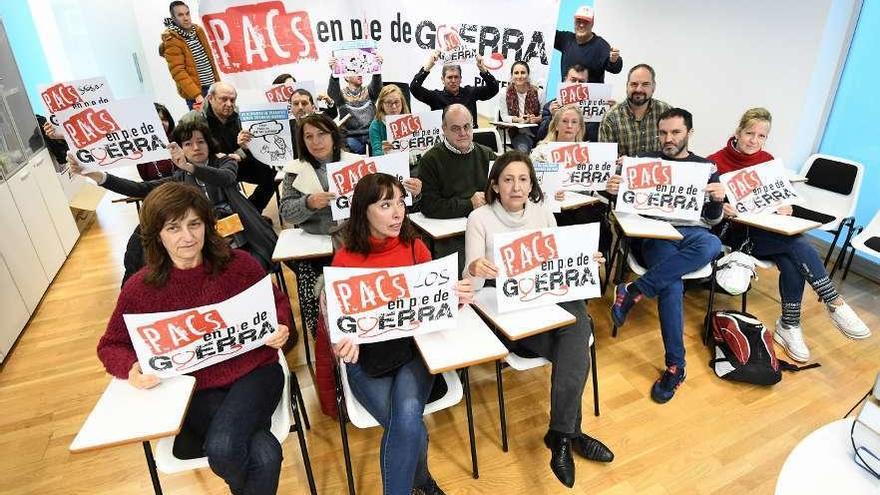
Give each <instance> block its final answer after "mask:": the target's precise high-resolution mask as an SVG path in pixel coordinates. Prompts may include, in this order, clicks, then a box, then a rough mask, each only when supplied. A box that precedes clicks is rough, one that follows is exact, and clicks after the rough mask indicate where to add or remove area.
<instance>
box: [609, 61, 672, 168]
mask: <svg viewBox="0 0 880 495" xmlns="http://www.w3.org/2000/svg"><path fill="white" fill-rule="evenodd" d="M655 88H656V82H655V80H654V69H653V68H651V66H650V65H648V64H639V65H636V66H634V67H633V68H632V69H630V70H629V76H628V77H627V80H626V101H622V102H620V103H618V104H617V105H614V107H613V108H612V109H611V110H609V111H608V113H606V114H605V117H604V118H603V119H602V123H601V125H600V126H599V141H600V142H603V143H617V152H618V153H619V154H620V155H622V156H637V155H638V154H640V153H645V152H649V151H660V141H659V140H658V139H657V118H658V117H659V116H660V114H661V113H663V112H665V111H666V110H668V109H669V108H671V106H670V105H669V104H668V103H666V102H663V101H660V100H655V99H654V98H652V96H653V95H654V89H655Z"/></svg>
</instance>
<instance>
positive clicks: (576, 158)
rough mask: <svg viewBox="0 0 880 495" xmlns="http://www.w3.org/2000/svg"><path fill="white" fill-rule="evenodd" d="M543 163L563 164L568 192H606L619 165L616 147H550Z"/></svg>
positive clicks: (555, 145) (596, 145)
mask: <svg viewBox="0 0 880 495" xmlns="http://www.w3.org/2000/svg"><path fill="white" fill-rule="evenodd" d="M543 154H544V159H545V160H547V161H548V162H554V163H558V164H560V166H561V167H562V169H561V170H562V172H563V173H564V179H563V181H562V186H563V188H564V189H565V190H567V191H582V192H583V191H604V190H605V189H606V188H607V186H608V178H609V177H611V174H613V173H614V168H615V166H616V162H617V143H558V142H557V143H547V144H545V145H544V151H543Z"/></svg>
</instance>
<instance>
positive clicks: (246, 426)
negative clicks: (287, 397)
mask: <svg viewBox="0 0 880 495" xmlns="http://www.w3.org/2000/svg"><path fill="white" fill-rule="evenodd" d="M283 388H284V373H283V372H282V371H281V366H280V365H279V364H277V363H272V364H268V365H265V366H261V367H259V368H257V369H255V370H253V371H251V372H250V373H248V374H247V375H245V376H243V377H241V378H239V379H238V380H237V381H236V382H235V383H233V384H232V386H231V387H229V388H228V389H226V388H212V389H206V390H199V391H198V392H196V393H195V394H194V395H193V399H192V402H191V404H190V407H189V410H188V411H187V414H186V419H185V424H186V427H187V428H188V429H190V430H191V431H192V432H194V433H195V434H196V435H199V436H200V437H202V438H204V439H205V443H204V451H205V454H206V455H207V456H208V464H209V465H210V466H211V470H212V471H214V473H216V474H217V476H220V477H221V478H223V480H224V481H226V484H227V485H229V489H230V490H231V491H232V493H233V494H236V495H238V494H246V495H252V494H253V495H256V494H274V493H276V492H277V491H278V477H279V475H280V474H281V460H282V454H281V444H280V443H278V439H277V438H275V435H273V434H272V432H271V431H269V428H270V426H271V423H272V413H273V412H274V411H275V407H276V406H278V400H279V399H280V398H281V391H282V390H283Z"/></svg>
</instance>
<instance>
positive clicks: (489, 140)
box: [474, 132, 500, 153]
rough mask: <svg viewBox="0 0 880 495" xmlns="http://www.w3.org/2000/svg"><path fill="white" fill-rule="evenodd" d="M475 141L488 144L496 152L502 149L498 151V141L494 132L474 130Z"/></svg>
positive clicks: (484, 144)
mask: <svg viewBox="0 0 880 495" xmlns="http://www.w3.org/2000/svg"><path fill="white" fill-rule="evenodd" d="M474 142H475V143H480V144H482V145H483V146H487V147H488V148H489V149H490V150H492V151H494V152H495V153H500V151H498V141H496V140H495V133H494V132H474Z"/></svg>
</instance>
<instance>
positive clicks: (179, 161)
mask: <svg viewBox="0 0 880 495" xmlns="http://www.w3.org/2000/svg"><path fill="white" fill-rule="evenodd" d="M168 153H169V154H170V155H171V161H172V162H173V163H174V166H176V167H177V168H180V169H185V167H186V165H187V163H186V155H184V153H183V150H182V149H180V146H178V144H177V143H168Z"/></svg>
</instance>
